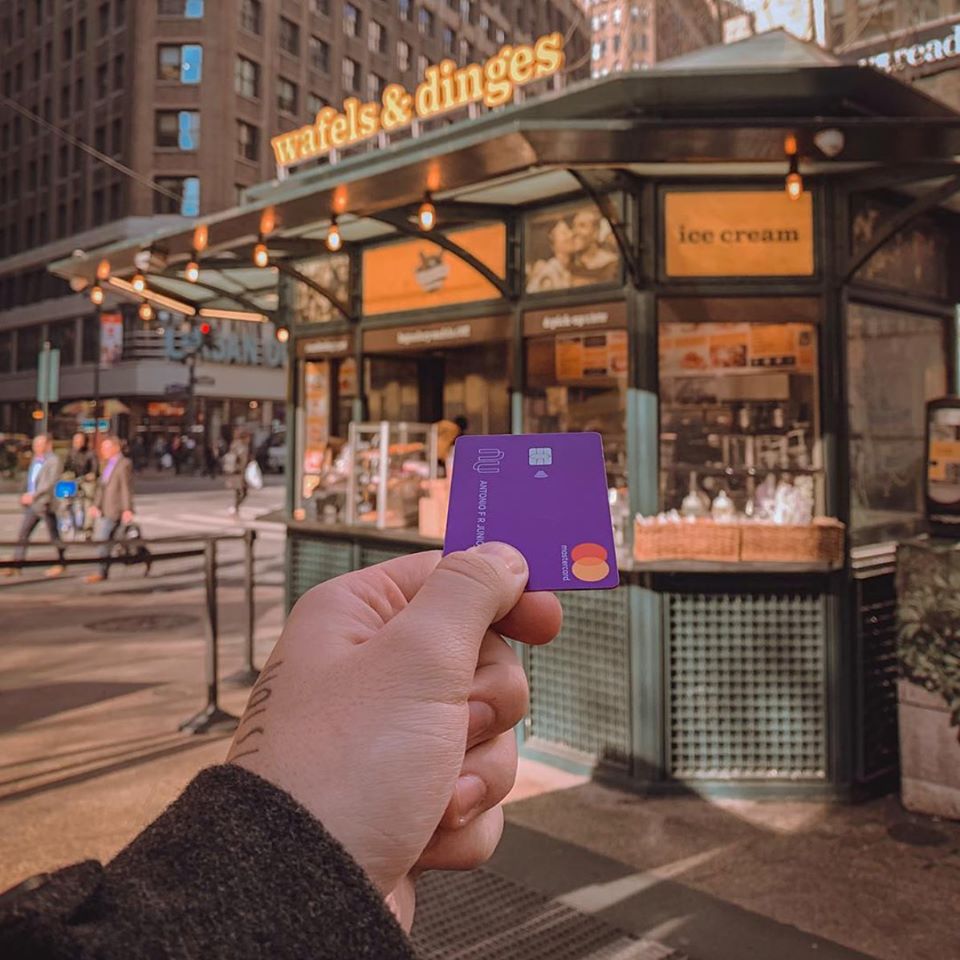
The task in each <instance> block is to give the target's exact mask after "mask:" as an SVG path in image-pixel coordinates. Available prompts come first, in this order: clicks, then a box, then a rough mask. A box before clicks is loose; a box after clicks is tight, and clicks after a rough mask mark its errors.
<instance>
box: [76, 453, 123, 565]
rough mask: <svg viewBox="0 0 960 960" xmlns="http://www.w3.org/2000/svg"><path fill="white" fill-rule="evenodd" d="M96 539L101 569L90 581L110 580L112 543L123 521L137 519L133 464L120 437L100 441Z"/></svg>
mask: <svg viewBox="0 0 960 960" xmlns="http://www.w3.org/2000/svg"><path fill="white" fill-rule="evenodd" d="M90 515H91V516H92V517H93V539H94V540H96V541H100V542H102V543H103V546H102V547H101V548H100V570H99V571H98V572H97V573H91V574H90V576H89V577H87V578H86V582H87V583H99V582H100V581H101V580H106V579H107V576H108V574H109V573H110V545H111V542H112V541H113V539H114V537H115V536H116V535H117V534H118V533H119V532H120V530H121V528H122V526H123V525H125V524H128V523H130V522H131V521H132V520H133V464H132V463H131V462H130V461H129V460H128V459H127V458H126V457H125V456H124V455H123V453H122V452H121V450H120V441H119V440H118V439H117V438H116V437H104V438H103V440H102V441H101V442H100V479H99V480H98V481H97V490H96V493H95V494H94V495H93V506H92V507H91V508H90Z"/></svg>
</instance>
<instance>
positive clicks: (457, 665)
mask: <svg viewBox="0 0 960 960" xmlns="http://www.w3.org/2000/svg"><path fill="white" fill-rule="evenodd" d="M528 573H529V571H528V569H527V561H526V560H525V559H524V558H523V555H522V554H521V553H520V552H519V551H518V550H516V549H515V548H514V547H511V546H509V545H508V544H506V543H496V542H490V543H484V544H481V545H480V546H479V547H473V548H471V549H470V550H463V551H459V552H457V553H451V554H448V555H447V556H446V557H444V558H443V559H442V560H441V561H440V563H438V564H437V566H436V567H434V569H433V571H432V572H431V573H430V575H429V576H428V577H427V578H426V580H425V581H424V582H423V586H422V587H421V588H420V589H419V590H418V591H417V593H416V594H415V596H414V597H413V599H412V600H410V602H409V603H408V604H407V606H406V607H405V608H404V609H403V610H402V611H401V612H400V613H399V614H397V615H396V616H395V617H394V618H393V619H392V620H391V621H390V622H389V623H388V624H387V625H386V626H385V627H384V629H383V631H382V632H381V637H382V640H383V642H384V644H386V645H389V646H390V647H391V648H392V649H394V650H395V651H397V652H398V653H400V654H401V655H402V656H403V658H404V660H405V661H406V662H407V663H408V664H409V665H410V666H412V667H413V668H414V670H415V671H419V670H421V669H423V668H424V667H426V666H428V665H431V666H437V665H442V666H443V667H444V668H445V669H443V670H442V671H439V672H441V673H442V675H443V676H444V677H445V680H446V682H450V681H452V682H453V683H454V686H455V688H456V690H455V691H454V690H447V691H444V697H445V699H446V698H449V697H456V696H461V695H462V696H463V697H465V696H466V694H467V692H469V689H470V683H471V681H472V680H473V674H474V671H475V670H476V666H477V657H478V656H479V652H480V643H481V641H482V640H483V637H484V635H485V634H486V632H487V630H489V629H490V625H491V624H493V623H496V622H497V621H498V620H501V619H502V618H503V617H505V616H506V615H507V614H508V613H509V612H510V611H511V610H512V609H513V608H514V607H515V606H516V604H517V601H518V600H519V599H520V597H521V595H522V593H523V588H524V587H525V586H526V584H527V576H528ZM378 646H379V644H378ZM425 672H427V673H435V671H434V670H429V671H425ZM461 687H462V689H461Z"/></svg>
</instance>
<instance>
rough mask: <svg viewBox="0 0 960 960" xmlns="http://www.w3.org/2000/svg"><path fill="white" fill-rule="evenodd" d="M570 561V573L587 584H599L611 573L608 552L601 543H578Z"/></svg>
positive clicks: (571, 553)
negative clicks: (571, 564) (571, 563)
mask: <svg viewBox="0 0 960 960" xmlns="http://www.w3.org/2000/svg"><path fill="white" fill-rule="evenodd" d="M570 559H571V560H572V561H573V566H572V567H571V568H570V572H571V573H572V574H573V575H574V576H575V577H576V578H577V579H578V580H583V581H584V582H586V583H597V582H598V581H600V580H602V579H603V578H604V577H605V576H606V575H607V574H608V573H609V572H610V565H609V564H608V563H607V551H606V550H605V549H604V548H603V547H601V546H600V544H599V543H578V544H577V545H576V546H575V547H574V548H573V549H572V550H571V551H570Z"/></svg>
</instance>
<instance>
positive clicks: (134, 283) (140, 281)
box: [130, 273, 147, 293]
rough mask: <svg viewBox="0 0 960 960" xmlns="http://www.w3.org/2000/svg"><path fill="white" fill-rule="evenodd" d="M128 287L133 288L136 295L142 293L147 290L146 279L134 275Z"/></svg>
mask: <svg viewBox="0 0 960 960" xmlns="http://www.w3.org/2000/svg"><path fill="white" fill-rule="evenodd" d="M130 286H131V287H133V289H134V290H136V291H137V293H143V291H144V290H146V289H147V278H146V277H144V275H143V274H142V273H135V274H134V275H133V279H132V280H131V281H130Z"/></svg>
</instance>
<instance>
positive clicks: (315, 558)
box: [287, 533, 353, 606]
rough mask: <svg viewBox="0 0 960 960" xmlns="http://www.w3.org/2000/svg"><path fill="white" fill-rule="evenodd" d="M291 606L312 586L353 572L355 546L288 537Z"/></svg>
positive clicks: (336, 541)
mask: <svg viewBox="0 0 960 960" xmlns="http://www.w3.org/2000/svg"><path fill="white" fill-rule="evenodd" d="M287 550H288V563H287V570H288V571H289V572H288V576H289V578H290V594H289V597H290V600H289V602H290V606H293V604H295V603H296V602H297V600H299V599H300V597H301V596H303V594H305V593H306V592H307V591H308V590H309V589H310V588H311V587H314V586H316V585H317V584H318V583H323V582H324V581H325V580H332V579H333V578H334V577H339V576H340V575H341V574H343V573H349V572H350V571H351V570H352V569H353V547H352V545H351V544H349V543H347V542H346V541H341V540H320V539H318V538H315V537H305V536H301V535H298V534H296V533H291V534H290V535H289V536H288V537H287Z"/></svg>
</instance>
